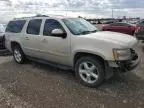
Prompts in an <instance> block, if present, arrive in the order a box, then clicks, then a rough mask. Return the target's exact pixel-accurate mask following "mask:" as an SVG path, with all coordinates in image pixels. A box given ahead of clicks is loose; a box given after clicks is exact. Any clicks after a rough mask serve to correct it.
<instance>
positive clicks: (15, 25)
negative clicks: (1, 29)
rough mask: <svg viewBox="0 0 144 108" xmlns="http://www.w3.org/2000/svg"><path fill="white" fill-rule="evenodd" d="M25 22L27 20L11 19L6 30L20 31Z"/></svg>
mask: <svg viewBox="0 0 144 108" xmlns="http://www.w3.org/2000/svg"><path fill="white" fill-rule="evenodd" d="M25 22H26V21H25V20H17V21H10V22H9V23H8V25H7V28H6V32H12V33H20V32H21V31H22V28H23V26H24V24H25Z"/></svg>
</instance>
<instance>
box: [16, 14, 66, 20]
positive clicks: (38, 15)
mask: <svg viewBox="0 0 144 108" xmlns="http://www.w3.org/2000/svg"><path fill="white" fill-rule="evenodd" d="M50 16H64V15H54V14H48V15H41V14H37V15H35V16H30V17H21V18H14V19H23V18H34V17H50Z"/></svg>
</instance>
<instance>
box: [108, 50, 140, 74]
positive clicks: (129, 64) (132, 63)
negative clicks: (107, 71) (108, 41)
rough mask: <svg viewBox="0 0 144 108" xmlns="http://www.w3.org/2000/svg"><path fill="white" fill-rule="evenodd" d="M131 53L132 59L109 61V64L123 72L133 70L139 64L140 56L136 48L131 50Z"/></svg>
mask: <svg viewBox="0 0 144 108" xmlns="http://www.w3.org/2000/svg"><path fill="white" fill-rule="evenodd" d="M131 55H132V57H131V59H130V60H123V61H113V62H109V66H110V67H113V68H115V69H118V70H120V71H121V72H127V71H132V70H133V69H135V68H136V67H137V66H138V65H139V63H140V58H139V56H138V54H137V53H136V52H135V51H134V50H132V51H131Z"/></svg>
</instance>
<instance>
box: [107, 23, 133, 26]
mask: <svg viewBox="0 0 144 108" xmlns="http://www.w3.org/2000/svg"><path fill="white" fill-rule="evenodd" d="M110 26H131V25H130V24H127V23H113V24H110Z"/></svg>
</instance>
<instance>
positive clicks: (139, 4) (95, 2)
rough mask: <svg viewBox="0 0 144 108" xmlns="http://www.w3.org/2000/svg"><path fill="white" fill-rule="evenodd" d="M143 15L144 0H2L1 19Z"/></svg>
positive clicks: (142, 16)
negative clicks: (51, 15) (43, 16)
mask: <svg viewBox="0 0 144 108" xmlns="http://www.w3.org/2000/svg"><path fill="white" fill-rule="evenodd" d="M112 10H113V16H114V17H115V18H117V17H123V16H127V17H141V18H144V14H143V13H144V0H0V21H3V22H7V21H8V20H10V19H12V18H15V17H25V16H33V15H35V14H46V15H47V14H56V15H67V16H74V17H77V16H82V17H87V18H108V17H112Z"/></svg>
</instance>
